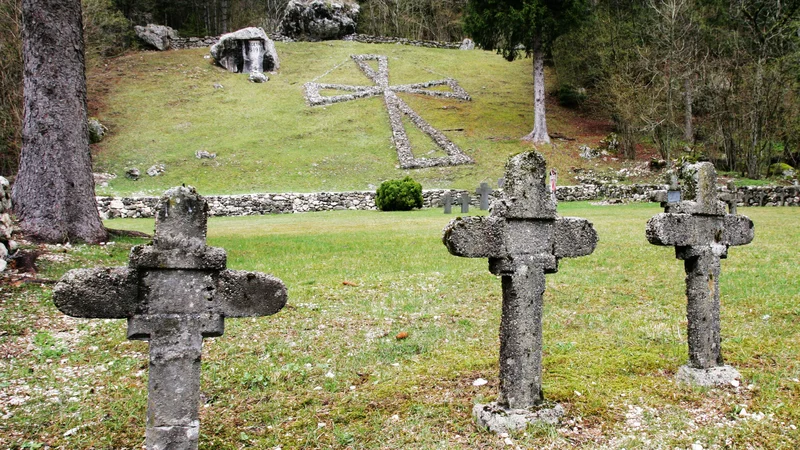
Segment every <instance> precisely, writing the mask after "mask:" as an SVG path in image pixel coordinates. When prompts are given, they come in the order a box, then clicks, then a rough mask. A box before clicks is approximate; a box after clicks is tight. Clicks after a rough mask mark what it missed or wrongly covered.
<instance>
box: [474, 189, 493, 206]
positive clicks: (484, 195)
mask: <svg viewBox="0 0 800 450" xmlns="http://www.w3.org/2000/svg"><path fill="white" fill-rule="evenodd" d="M475 193H476V194H478V195H479V196H480V198H481V200H480V202H481V203H480V208H481V209H482V210H484V211H485V210H487V209H489V194H491V193H492V188H490V187H489V183H481V187H480V188H478V189H477V190H476V191H475Z"/></svg>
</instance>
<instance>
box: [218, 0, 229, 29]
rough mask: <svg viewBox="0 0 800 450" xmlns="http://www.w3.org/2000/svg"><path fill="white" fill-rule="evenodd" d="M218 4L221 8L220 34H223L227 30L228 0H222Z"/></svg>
mask: <svg viewBox="0 0 800 450" xmlns="http://www.w3.org/2000/svg"><path fill="white" fill-rule="evenodd" d="M219 4H220V9H222V11H220V12H221V13H222V34H225V33H227V32H228V0H222V1H220V3H219Z"/></svg>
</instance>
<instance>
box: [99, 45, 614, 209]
mask: <svg viewBox="0 0 800 450" xmlns="http://www.w3.org/2000/svg"><path fill="white" fill-rule="evenodd" d="M277 47H278V53H279V55H280V58H281V70H280V71H279V72H278V73H277V74H275V75H271V76H270V77H271V80H270V81H269V82H268V83H265V84H254V83H250V82H248V80H247V76H245V75H241V74H232V73H228V72H226V71H224V70H223V69H221V68H219V67H216V66H214V65H213V64H212V62H211V61H210V60H209V59H204V56H205V55H207V54H208V52H207V50H205V49H197V50H184V51H170V52H164V53H156V52H142V53H132V54H129V55H126V56H123V57H120V58H117V59H114V60H111V61H109V63H108V64H106V65H104V66H101V67H96V68H94V69H92V70H91V71H90V73H89V89H90V109H91V110H92V111H91V112H92V114H94V115H96V116H97V117H98V118H100V120H101V121H103V122H104V123H105V124H107V125H108V126H109V128H110V130H111V133H110V136H109V137H108V138H107V139H106V140H105V141H104V142H102V143H101V144H99V145H97V146H95V149H94V152H95V165H96V167H95V171H98V172H100V171H103V172H112V173H116V174H117V175H119V177H118V178H117V179H115V180H113V181H112V182H111V183H110V185H109V187H108V188H105V189H100V190H99V193H101V194H130V193H146V194H158V193H161V192H163V190H164V189H166V188H168V187H170V186H174V185H177V184H181V183H186V184H191V185H194V186H196V187H197V188H198V189H199V190H200V191H201V192H202V193H204V194H223V193H246V192H280V191H296V192H311V191H322V190H354V189H374V187H375V186H377V185H379V184H380V182H382V181H384V180H387V179H392V178H398V177H402V176H405V175H411V176H413V177H414V178H416V179H417V180H418V181H420V182H421V183H422V184H423V187H425V188H436V187H455V188H474V187H475V186H477V184H478V183H480V182H481V181H489V180H496V179H497V178H499V177H500V176H501V175H502V167H503V164H504V163H505V160H506V159H507V157H508V155H509V154H514V153H517V152H520V151H523V150H526V149H528V148H530V145H529V144H525V143H522V142H520V140H519V138H520V137H521V136H523V135H525V134H527V133H528V132H529V131H530V129H531V127H532V124H533V106H532V104H533V93H532V79H531V78H532V77H531V60H529V59H526V60H521V61H515V62H513V63H509V62H507V61H505V60H504V59H503V58H501V57H500V56H498V55H496V54H494V53H493V52H484V51H469V52H464V51H454V50H439V49H423V48H415V47H409V46H401V45H368V44H359V43H353V42H341V41H336V42H325V43H286V44H284V43H278V44H277ZM366 53H371V54H381V55H386V56H388V57H389V71H390V82H391V83H393V84H404V83H413V82H421V81H428V80H436V79H442V78H446V77H451V78H455V79H456V80H458V82H459V83H460V84H461V86H462V87H464V89H466V91H467V92H469V93H470V95H471V96H472V97H473V100H472V101H471V102H461V101H457V100H442V99H435V98H431V97H428V96H419V95H411V94H401V97H402V98H403V99H405V100H406V101H407V102H408V103H409V104H410V105H411V106H412V108H414V109H415V110H416V111H417V112H418V113H420V114H421V116H422V117H423V118H424V119H426V120H427V121H428V122H429V123H431V124H432V125H433V126H434V127H436V128H438V129H439V130H442V131H443V132H444V133H445V134H446V135H447V136H448V137H449V138H450V139H451V140H453V141H454V142H455V143H456V144H457V145H459V146H460V147H461V148H462V149H463V150H464V151H465V152H466V153H467V154H468V155H470V156H471V157H472V158H473V159H474V160H475V161H476V164H475V165H472V166H461V167H448V168H431V169H421V170H420V169H417V170H401V169H398V168H397V167H396V165H397V155H396V152H395V150H394V146H393V144H392V141H391V129H390V126H389V121H388V114H387V111H386V108H385V106H384V105H383V101H382V99H380V98H370V99H362V100H356V101H351V102H346V103H340V104H337V105H332V106H327V107H315V108H311V107H309V106H308V105H307V104H306V102H305V99H304V96H303V83H305V82H308V81H312V80H313V81H319V82H324V83H352V84H360V85H369V84H371V82H370V81H369V80H368V79H367V78H366V77H365V76H364V75H363V74H362V73H361V72H360V71H359V70H358V68H357V67H356V65H355V64H354V63H353V62H352V61H351V60H350V58H349V56H350V55H353V54H366ZM215 84H221V85H222V86H223V88H221V89H215V88H214V85H215ZM548 113H549V117H548V122H549V129H550V131H551V132H556V133H561V134H563V135H566V136H569V137H572V138H576V139H577V140H576V141H560V142H559V143H558V148H557V149H555V150H554V149H552V148H551V147H550V146H546V147H543V148H540V151H542V152H543V153H544V155H545V157H547V158H548V160H549V162H550V163H551V164H555V165H556V166H557V167H558V168H559V169H560V173H561V174H562V175H561V177H560V179H561V180H562V183H568V182H570V180H569V173H571V172H570V170H569V169H570V168H571V167H573V166H581V165H591V167H594V163H586V162H584V161H582V160H581V159H580V158H578V157H577V150H576V149H577V146H578V145H579V144H580V143H582V142H586V143H589V144H590V145H597V143H598V141H599V139H601V138H602V137H603V136H604V135H605V134H606V133H608V131H609V130H608V129H607V127H606V126H604V125H603V124H600V125H599V126H598V125H596V124H595V126H590V125H591V124H592V122H591V121H585V120H582V119H580V118H576V116H575V114H574V113H572V112H567V111H564V110H562V109H560V108H558V107H557V106H555V102H554V101H551V102H550V106H549V111H548ZM586 124H589V125H586ZM406 129H407V131H408V134H409V136H410V138H411V139H412V144H413V145H414V146H415V152H416V154H417V155H424V154H429V153H430V154H431V155H434V154H435V152H436V150H438V149H437V148H436V146H435V145H434V144H433V143H432V142H430V141H429V140H428V139H427V137H426V136H425V135H423V134H422V133H421V132H419V131H418V130H417V129H416V128H415V127H413V126H411V125H408V124H407V127H406ZM447 130H450V131H447ZM197 150H205V151H208V152H212V153H217V158H216V159H215V160H207V159H204V160H199V159H196V158H195V156H194V154H195V152H196V151H197ZM154 164H164V165H165V166H166V173H164V174H163V175H162V176H159V177H152V178H151V177H149V176H147V175H145V174H144V171H145V170H146V169H147V168H148V167H150V166H152V165H154ZM128 167H138V168H139V169H140V170H141V171H142V175H143V176H142V179H140V180H139V181H136V182H134V181H130V180H126V179H125V178H124V177H123V176H122V174H123V173H124V172H125V169H126V168H128ZM587 167H588V166H587Z"/></svg>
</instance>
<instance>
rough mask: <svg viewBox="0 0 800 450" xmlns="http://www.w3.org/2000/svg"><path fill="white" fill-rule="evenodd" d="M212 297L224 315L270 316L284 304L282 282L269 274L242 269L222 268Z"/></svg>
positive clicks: (285, 298)
mask: <svg viewBox="0 0 800 450" xmlns="http://www.w3.org/2000/svg"><path fill="white" fill-rule="evenodd" d="M216 291H217V293H216V295H215V299H216V300H217V301H218V302H219V303H218V304H219V310H220V311H219V312H220V313H222V315H224V316H225V317H259V316H270V315H272V314H275V313H277V312H278V311H280V310H281V309H282V308H283V307H284V305H286V300H287V293H286V286H285V285H284V284H283V282H282V281H281V280H279V279H277V278H275V277H273V276H271V275H267V274H263V273H260V272H245V271H243V270H223V271H222V272H220V274H219V278H218V281H217V289H216Z"/></svg>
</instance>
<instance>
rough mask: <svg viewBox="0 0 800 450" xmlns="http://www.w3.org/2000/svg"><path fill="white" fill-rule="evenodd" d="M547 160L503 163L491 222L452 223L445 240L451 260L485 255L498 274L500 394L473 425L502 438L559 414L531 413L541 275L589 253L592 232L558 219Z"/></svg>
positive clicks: (532, 155) (537, 375)
mask: <svg viewBox="0 0 800 450" xmlns="http://www.w3.org/2000/svg"><path fill="white" fill-rule="evenodd" d="M545 177H546V163H545V160H544V158H543V157H542V156H541V155H540V154H538V153H536V152H529V153H523V154H520V155H517V156H515V157H513V158H511V159H510V160H509V162H508V163H507V165H506V176H505V180H506V183H505V189H504V191H503V197H502V198H500V199H497V200H495V202H494V203H493V204H492V208H491V212H490V215H489V216H488V217H467V218H457V219H455V220H452V221H451V222H450V223H449V224H448V225H447V227H445V229H444V235H443V238H442V240H443V242H444V244H445V246H447V249H448V250H449V251H450V253H452V254H453V255H456V256H463V257H468V258H489V271H490V272H492V273H493V274H495V275H499V276H501V277H502V289H503V314H502V319H501V326H500V395H499V398H498V401H497V402H496V403H493V404H489V405H476V406H475V408H474V409H473V414H474V415H475V416H476V419H477V421H478V423H479V424H480V425H482V426H486V427H488V428H489V429H491V430H492V431H495V432H498V433H501V432H504V431H506V430H509V429H516V428H521V427H525V426H526V425H527V423H528V422H532V421H546V422H549V423H555V422H557V421H558V418H559V416H560V415H562V414H563V409H561V407H560V406H557V407H555V408H553V409H539V410H537V411H534V410H531V408H533V407H535V406H537V405H540V404H541V403H542V401H543V400H544V398H543V395H542V295H543V294H544V290H545V274H546V273H555V272H556V271H557V270H558V261H559V259H561V258H565V257H577V256H584V255H588V254H590V253H592V252H593V251H594V248H595V245H596V244H597V233H596V232H595V230H594V228H593V227H592V224H591V223H590V222H589V221H587V220H585V219H580V218H570V217H558V216H557V214H556V204H555V202H554V201H553V199H552V197H551V195H550V192H549V190H548V188H547V186H546V184H545Z"/></svg>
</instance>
